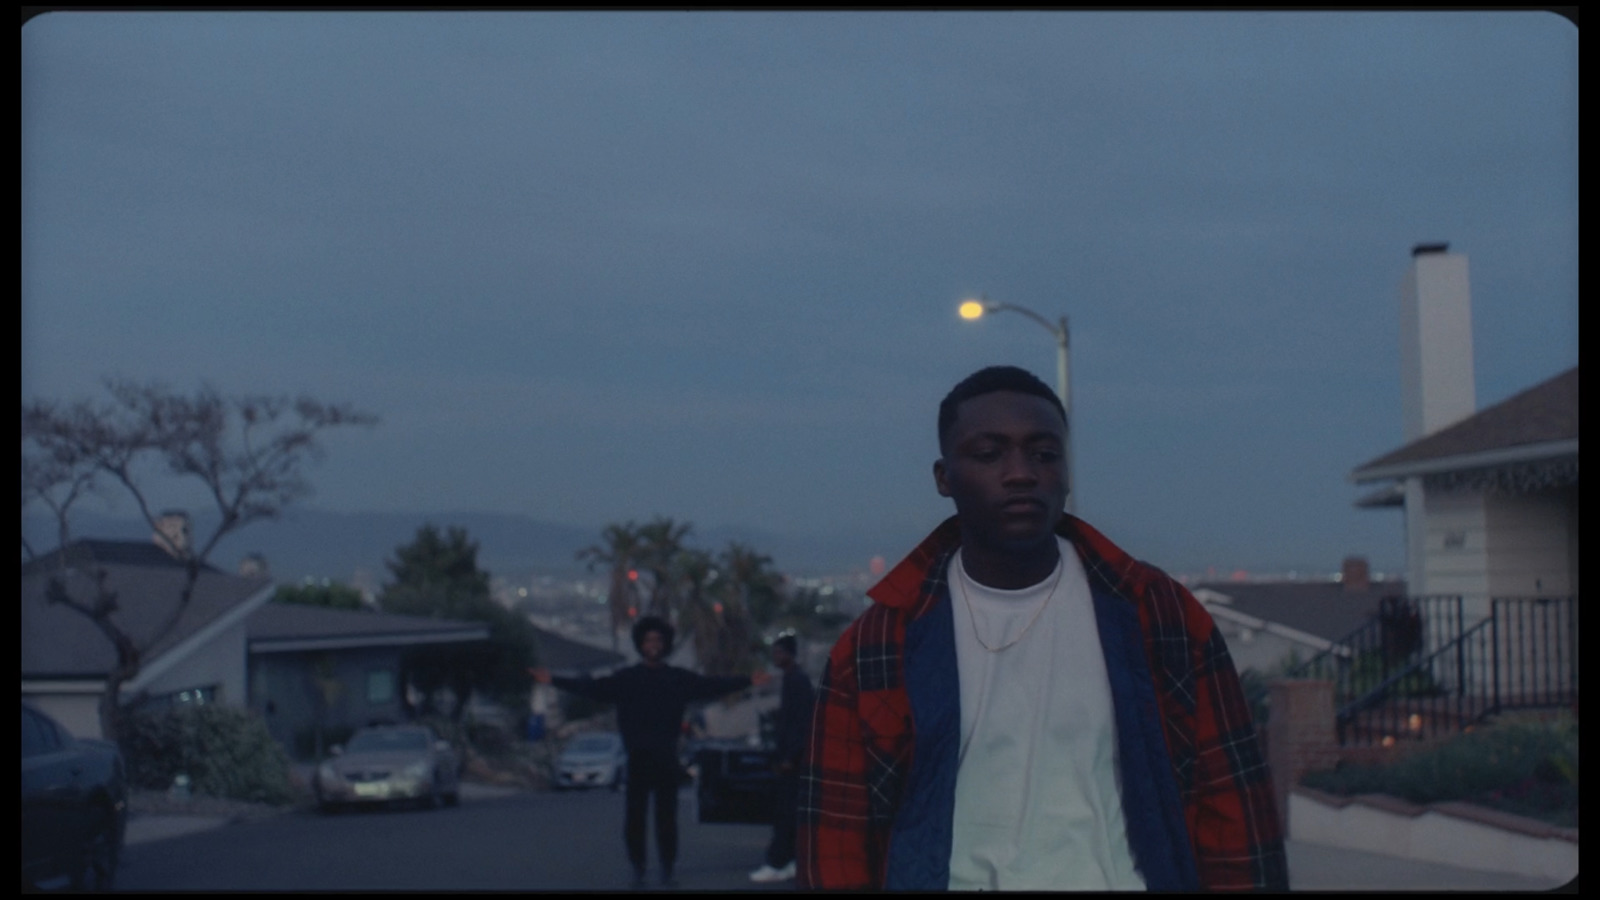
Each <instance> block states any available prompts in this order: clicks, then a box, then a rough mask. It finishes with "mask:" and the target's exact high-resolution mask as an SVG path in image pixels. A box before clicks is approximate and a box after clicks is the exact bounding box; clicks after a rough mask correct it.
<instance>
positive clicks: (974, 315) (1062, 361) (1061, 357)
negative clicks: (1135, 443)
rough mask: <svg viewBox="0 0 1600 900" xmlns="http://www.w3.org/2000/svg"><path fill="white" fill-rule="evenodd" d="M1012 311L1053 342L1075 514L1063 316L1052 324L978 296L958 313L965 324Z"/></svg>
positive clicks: (1069, 497) (1026, 311)
mask: <svg viewBox="0 0 1600 900" xmlns="http://www.w3.org/2000/svg"><path fill="white" fill-rule="evenodd" d="M1007 310H1009V311H1011V312H1017V313H1022V314H1023V315H1025V316H1027V317H1028V318H1030V319H1032V320H1034V321H1035V322H1038V323H1039V324H1040V325H1041V326H1042V327H1043V328H1044V330H1045V331H1048V332H1050V336H1051V337H1053V338H1055V339H1056V393H1057V394H1059V395H1060V396H1061V408H1062V410H1064V411H1065V412H1066V414H1067V435H1066V443H1065V444H1064V445H1063V446H1062V448H1061V453H1062V455H1063V456H1064V457H1066V464H1067V488H1068V491H1067V512H1069V513H1076V511H1077V506H1078V504H1077V500H1076V498H1077V496H1078V480H1077V479H1076V478H1075V477H1074V473H1073V465H1072V462H1073V461H1072V431H1073V424H1072V383H1071V381H1070V380H1069V379H1070V372H1071V369H1070V367H1069V366H1068V364H1067V345H1068V342H1069V338H1070V335H1071V332H1070V331H1068V330H1067V317H1066V316H1062V317H1061V318H1060V319H1059V320H1057V321H1056V322H1055V323H1054V324H1052V323H1051V322H1050V320H1049V319H1046V318H1045V317H1044V316H1041V315H1039V314H1038V313H1036V312H1034V311H1033V310H1031V309H1028V308H1027V307H1024V306H1017V305H1015V304H1011V303H993V302H991V301H990V300H989V299H988V298H987V297H983V296H980V297H978V299H976V300H968V301H966V302H964V303H962V304H961V307H960V309H959V312H960V313H961V318H963V319H966V320H968V321H973V320H975V319H980V318H982V317H983V316H984V314H985V313H992V312H1002V311H1007Z"/></svg>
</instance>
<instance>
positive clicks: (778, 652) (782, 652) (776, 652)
mask: <svg viewBox="0 0 1600 900" xmlns="http://www.w3.org/2000/svg"><path fill="white" fill-rule="evenodd" d="M793 661H794V654H793V653H790V652H789V648H788V647H785V646H784V645H782V644H773V645H772V664H773V665H775V666H777V667H778V668H780V669H787V668H789V664H790V663H791V662H793Z"/></svg>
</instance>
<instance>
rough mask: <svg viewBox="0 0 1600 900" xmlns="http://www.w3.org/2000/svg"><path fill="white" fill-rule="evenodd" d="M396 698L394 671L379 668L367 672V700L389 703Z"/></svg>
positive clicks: (369, 701)
mask: <svg viewBox="0 0 1600 900" xmlns="http://www.w3.org/2000/svg"><path fill="white" fill-rule="evenodd" d="M393 699H394V673H393V672H390V671H388V670H387V669H378V670H374V671H371V672H368V673H367V702H368V703H388V702H390V701H392V700H393Z"/></svg>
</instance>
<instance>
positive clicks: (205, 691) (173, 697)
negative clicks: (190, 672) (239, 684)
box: [139, 684, 222, 712]
mask: <svg viewBox="0 0 1600 900" xmlns="http://www.w3.org/2000/svg"><path fill="white" fill-rule="evenodd" d="M221 699H222V688H220V687H218V686H217V685H214V684H213V685H208V686H206V687H196V688H189V689H187V690H182V691H173V692H172V693H170V694H162V695H161V696H159V697H150V698H149V699H147V700H145V701H144V702H142V703H140V704H139V708H140V709H142V710H148V711H151V712H164V711H166V710H169V709H173V708H174V707H180V706H210V705H211V704H214V703H217V702H219V701H220V700H221Z"/></svg>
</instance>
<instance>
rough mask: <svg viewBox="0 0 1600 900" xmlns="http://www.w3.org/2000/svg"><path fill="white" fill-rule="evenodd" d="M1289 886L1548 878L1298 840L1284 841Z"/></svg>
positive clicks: (1539, 885) (1398, 887) (1464, 886)
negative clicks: (1461, 866)
mask: <svg viewBox="0 0 1600 900" xmlns="http://www.w3.org/2000/svg"><path fill="white" fill-rule="evenodd" d="M1286 846H1287V849H1288V853H1289V888H1290V890H1295V891H1379V890H1390V891H1548V890H1551V889H1553V888H1559V887H1561V885H1559V884H1554V883H1552V882H1551V881H1549V880H1541V879H1537V878H1529V877H1527V876H1524V875H1512V874H1508V873H1504V872H1479V871H1476V870H1473V869H1462V868H1458V867H1456V866H1446V865H1441V864H1439V863H1429V862H1418V861H1417V860H1413V859H1402V858H1400V857H1397V856H1383V855H1380V854H1377V853H1365V852H1363V851H1360V850H1347V849H1345V848H1343V847H1327V846H1323V845H1321V844H1308V843H1306V842H1304V841H1289V842H1287V845H1286Z"/></svg>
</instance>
